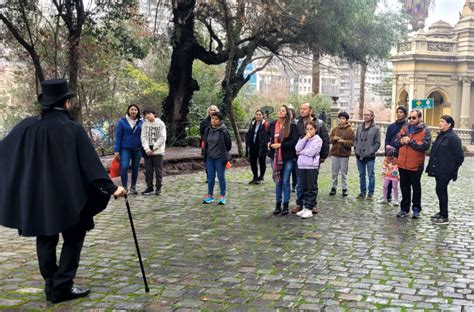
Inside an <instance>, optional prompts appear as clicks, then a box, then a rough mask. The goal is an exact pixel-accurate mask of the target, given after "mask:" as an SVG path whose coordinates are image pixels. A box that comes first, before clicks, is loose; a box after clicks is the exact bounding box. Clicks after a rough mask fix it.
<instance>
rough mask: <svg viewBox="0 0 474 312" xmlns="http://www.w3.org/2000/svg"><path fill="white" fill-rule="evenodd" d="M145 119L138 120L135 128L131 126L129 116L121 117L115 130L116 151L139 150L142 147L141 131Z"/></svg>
mask: <svg viewBox="0 0 474 312" xmlns="http://www.w3.org/2000/svg"><path fill="white" fill-rule="evenodd" d="M142 124H143V120H142V119H139V120H137V124H136V126H135V129H132V127H130V124H129V123H128V121H127V117H122V118H120V120H119V122H118V124H117V129H116V130H115V146H114V151H115V152H120V151H121V150H122V149H130V150H137V149H141V147H142V142H141V138H140V136H141V133H142Z"/></svg>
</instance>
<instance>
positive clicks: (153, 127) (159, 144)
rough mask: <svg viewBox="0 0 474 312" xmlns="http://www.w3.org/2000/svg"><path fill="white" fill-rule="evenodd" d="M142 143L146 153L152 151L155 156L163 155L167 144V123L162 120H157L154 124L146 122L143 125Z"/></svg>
mask: <svg viewBox="0 0 474 312" xmlns="http://www.w3.org/2000/svg"><path fill="white" fill-rule="evenodd" d="M141 142H142V147H143V149H144V150H145V152H147V153H148V152H149V151H152V152H153V156H156V155H163V154H164V153H165V143H166V126H165V123H164V122H163V121H161V119H160V118H155V120H154V121H153V122H149V121H148V120H145V122H144V123H143V125H142V133H141ZM150 148H152V149H150Z"/></svg>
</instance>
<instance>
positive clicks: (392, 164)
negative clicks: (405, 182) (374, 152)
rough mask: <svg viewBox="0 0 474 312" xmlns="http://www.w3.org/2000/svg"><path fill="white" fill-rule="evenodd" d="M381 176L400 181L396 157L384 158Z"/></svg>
mask: <svg viewBox="0 0 474 312" xmlns="http://www.w3.org/2000/svg"><path fill="white" fill-rule="evenodd" d="M382 176H383V177H384V178H386V179H390V180H395V181H398V180H400V175H399V173H398V164H397V158H396V157H392V158H391V157H387V156H386V157H385V159H384V160H383V164H382Z"/></svg>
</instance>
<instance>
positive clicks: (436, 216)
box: [430, 212, 441, 219]
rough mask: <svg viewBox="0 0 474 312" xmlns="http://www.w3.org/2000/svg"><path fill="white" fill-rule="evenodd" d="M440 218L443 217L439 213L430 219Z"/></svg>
mask: <svg viewBox="0 0 474 312" xmlns="http://www.w3.org/2000/svg"><path fill="white" fill-rule="evenodd" d="M439 217H441V214H440V213H439V212H438V213H437V214H435V215H432V216H431V217H430V219H438V218H439Z"/></svg>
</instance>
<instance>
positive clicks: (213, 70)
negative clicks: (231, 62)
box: [188, 61, 224, 135]
mask: <svg viewBox="0 0 474 312" xmlns="http://www.w3.org/2000/svg"><path fill="white" fill-rule="evenodd" d="M223 73H224V68H223V66H209V65H206V64H204V63H202V62H201V61H195V62H194V63H193V76H194V79H196V80H197V82H198V84H199V91H195V92H194V95H193V100H192V103H191V105H190V107H189V114H188V120H189V129H188V135H196V134H198V133H199V123H200V121H201V120H202V119H203V118H204V117H206V113H207V108H208V107H209V106H210V105H217V103H218V101H219V95H220V81H221V79H222V75H223Z"/></svg>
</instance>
